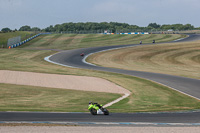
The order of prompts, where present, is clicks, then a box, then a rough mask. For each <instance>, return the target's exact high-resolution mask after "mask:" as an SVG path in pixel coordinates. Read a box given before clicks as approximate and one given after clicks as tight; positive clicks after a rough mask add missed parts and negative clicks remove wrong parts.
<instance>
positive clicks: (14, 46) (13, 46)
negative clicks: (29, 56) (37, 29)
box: [11, 33, 51, 48]
mask: <svg viewBox="0 0 200 133" xmlns="http://www.w3.org/2000/svg"><path fill="white" fill-rule="evenodd" d="M46 34H51V33H39V34H37V35H34V36H32V37H30V38H28V39H26V40H24V41H21V42H20V43H17V44H13V45H11V48H16V47H18V46H21V45H22V44H25V43H26V42H28V41H31V40H32V39H34V38H36V37H38V36H40V35H46Z"/></svg>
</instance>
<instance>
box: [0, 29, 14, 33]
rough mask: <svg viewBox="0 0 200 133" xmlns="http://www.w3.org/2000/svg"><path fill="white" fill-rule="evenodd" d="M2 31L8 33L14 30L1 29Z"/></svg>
mask: <svg viewBox="0 0 200 133" xmlns="http://www.w3.org/2000/svg"><path fill="white" fill-rule="evenodd" d="M1 31H2V32H4V33H6V32H11V31H12V30H11V29H10V28H3V29H1Z"/></svg>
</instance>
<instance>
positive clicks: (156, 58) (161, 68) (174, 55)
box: [88, 41, 200, 79]
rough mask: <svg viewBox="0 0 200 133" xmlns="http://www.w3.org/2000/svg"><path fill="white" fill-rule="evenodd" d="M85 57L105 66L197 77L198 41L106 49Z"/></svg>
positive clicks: (199, 72)
mask: <svg viewBox="0 0 200 133" xmlns="http://www.w3.org/2000/svg"><path fill="white" fill-rule="evenodd" d="M88 61H89V62H91V63H94V64H98V65H101V66H106V67H116V68H121V69H128V70H138V71H148V72H156V73H165V74H171V75H178V76H185V77H191V78H197V79H200V41H196V42H186V43H172V44H159V45H156V44H155V45H148V46H140V47H132V48H123V49H118V50H112V51H106V52H101V53H97V54H94V55H92V56H90V57H89V59H88Z"/></svg>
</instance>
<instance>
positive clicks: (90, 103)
mask: <svg viewBox="0 0 200 133" xmlns="http://www.w3.org/2000/svg"><path fill="white" fill-rule="evenodd" d="M90 105H96V106H97V107H99V108H100V109H101V108H102V107H103V106H102V105H100V104H98V103H93V102H91V101H90V102H89V106H90Z"/></svg>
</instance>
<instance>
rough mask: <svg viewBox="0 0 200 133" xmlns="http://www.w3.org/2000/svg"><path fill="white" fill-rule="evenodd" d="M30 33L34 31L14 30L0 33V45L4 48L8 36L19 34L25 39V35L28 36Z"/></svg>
mask: <svg viewBox="0 0 200 133" xmlns="http://www.w3.org/2000/svg"><path fill="white" fill-rule="evenodd" d="M31 34H34V33H33V32H29V31H16V32H8V33H0V47H2V45H4V48H6V47H7V41H8V39H9V38H13V37H17V36H21V39H25V38H26V37H29V36H30V35H31Z"/></svg>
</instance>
